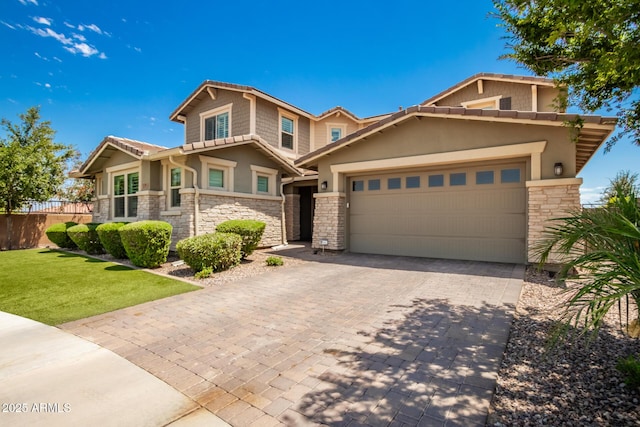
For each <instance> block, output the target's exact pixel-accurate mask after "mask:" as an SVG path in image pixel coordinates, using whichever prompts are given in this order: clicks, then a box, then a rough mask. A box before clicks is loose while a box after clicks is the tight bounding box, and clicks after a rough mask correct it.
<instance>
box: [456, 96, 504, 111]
mask: <svg viewBox="0 0 640 427" xmlns="http://www.w3.org/2000/svg"><path fill="white" fill-rule="evenodd" d="M501 98H502V95H499V96H492V97H490V98H482V99H475V100H473V101H467V102H461V103H460V105H462V106H463V107H464V108H474V109H478V110H499V109H500V99H501Z"/></svg>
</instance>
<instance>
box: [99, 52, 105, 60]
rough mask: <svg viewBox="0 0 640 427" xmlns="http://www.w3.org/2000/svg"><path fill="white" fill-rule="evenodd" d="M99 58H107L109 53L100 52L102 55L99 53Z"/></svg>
mask: <svg viewBox="0 0 640 427" xmlns="http://www.w3.org/2000/svg"><path fill="white" fill-rule="evenodd" d="M98 58H100V59H107V55H105V53H104V52H100V55H98Z"/></svg>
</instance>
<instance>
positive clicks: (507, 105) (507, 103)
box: [500, 97, 511, 110]
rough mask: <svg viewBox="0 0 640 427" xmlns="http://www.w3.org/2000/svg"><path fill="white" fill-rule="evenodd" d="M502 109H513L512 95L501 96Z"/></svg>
mask: <svg viewBox="0 0 640 427" xmlns="http://www.w3.org/2000/svg"><path fill="white" fill-rule="evenodd" d="M500 109H501V110H511V97H508V98H500Z"/></svg>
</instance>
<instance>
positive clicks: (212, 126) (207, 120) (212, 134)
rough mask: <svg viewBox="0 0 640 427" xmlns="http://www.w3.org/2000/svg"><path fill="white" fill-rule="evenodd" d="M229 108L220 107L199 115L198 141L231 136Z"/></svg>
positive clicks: (229, 106)
mask: <svg viewBox="0 0 640 427" xmlns="http://www.w3.org/2000/svg"><path fill="white" fill-rule="evenodd" d="M231 107H232V104H227V105H224V106H222V107H219V108H216V109H213V110H209V111H205V112H203V113H200V140H201V141H211V140H212V139H220V138H227V137H229V136H230V135H231Z"/></svg>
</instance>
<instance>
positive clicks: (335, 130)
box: [327, 123, 347, 144]
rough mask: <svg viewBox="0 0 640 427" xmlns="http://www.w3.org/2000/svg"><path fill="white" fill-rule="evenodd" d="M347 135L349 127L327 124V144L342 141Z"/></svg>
mask: <svg viewBox="0 0 640 427" xmlns="http://www.w3.org/2000/svg"><path fill="white" fill-rule="evenodd" d="M346 133H347V126H346V125H342V124H335V123H327V139H328V141H327V143H329V144H331V143H332V142H336V141H337V140H339V139H341V138H342V137H343V136H345V135H346Z"/></svg>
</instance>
